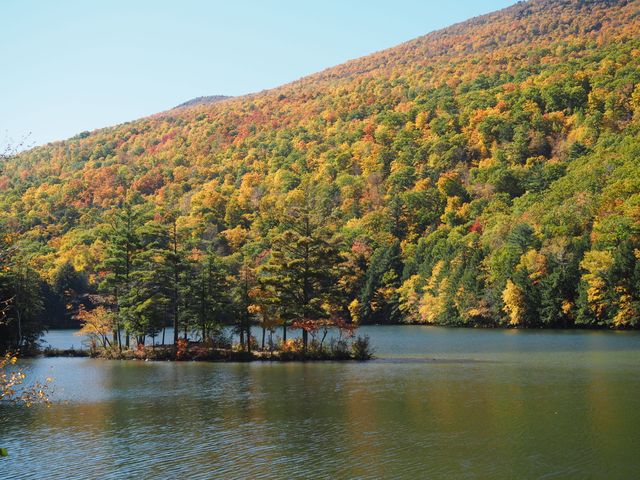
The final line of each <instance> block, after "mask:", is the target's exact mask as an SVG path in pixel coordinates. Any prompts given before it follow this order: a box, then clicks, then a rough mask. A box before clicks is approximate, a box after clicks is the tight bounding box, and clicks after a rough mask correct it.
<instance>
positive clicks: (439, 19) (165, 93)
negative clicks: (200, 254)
mask: <svg viewBox="0 0 640 480" xmlns="http://www.w3.org/2000/svg"><path fill="white" fill-rule="evenodd" d="M512 3H514V0H483V1H478V0H450V1H448V2H443V1H434V0H393V1H392V0H387V1H377V0H351V1H349V0H323V1H314V2H303V1H302V0H297V1H296V0H272V1H268V0H263V1H260V0H230V1H226V2H222V1H204V0H202V1H198V0H179V1H163V0H110V1H106V0H91V1H89V0H83V1H80V0H57V1H54V0H41V1H37V0H0V58H1V59H2V71H1V72H0V143H3V142H6V140H7V137H8V138H13V139H14V141H16V140H17V139H19V138H20V137H22V136H23V135H25V134H27V133H29V132H31V135H30V138H29V141H30V143H32V144H41V143H45V142H48V141H52V140H60V139H64V138H67V137H69V136H72V135H74V134H76V133H78V132H80V131H83V130H92V129H94V128H99V127H104V126H109V125H114V124H117V123H121V122H124V121H128V120H133V119H136V118H139V117H142V116H145V115H149V114H152V113H156V112H159V111H162V110H166V109H168V108H171V107H173V106H175V105H177V104H179V103H182V102H183V101H186V100H189V99H190V98H193V97H197V96H201V95H215V94H225V95H241V94H244V93H250V92H255V91H260V90H263V89H266V88H272V87H275V86H278V85H281V84H283V83H286V82H289V81H292V80H296V79H298V78H300V77H302V76H304V75H307V74H310V73H314V72H316V71H319V70H322V69H324V68H327V67H331V66H333V65H337V64H339V63H342V62H344V61H346V60H349V59H352V58H357V57H360V56H362V55H366V54H369V53H372V52H375V51H378V50H381V49H384V48H387V47H392V46H394V45H397V44H398V43H401V42H404V41H406V40H410V39H412V38H414V37H417V36H420V35H424V34H425V33H428V32H430V31H432V30H436V29H438V28H442V27H445V26H447V25H450V24H452V23H455V22H459V21H462V20H465V19H467V18H469V17H473V16H476V15H479V14H482V13H487V12H490V11H493V10H497V9H499V8H503V7H505V6H507V5H510V4H512Z"/></svg>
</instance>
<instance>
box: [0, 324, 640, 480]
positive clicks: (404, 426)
mask: <svg viewBox="0 0 640 480" xmlns="http://www.w3.org/2000/svg"><path fill="white" fill-rule="evenodd" d="M365 330H366V333H368V334H369V335H370V336H371V337H372V340H373V343H374V345H375V346H376V348H377V355H378V357H379V359H378V360H376V361H373V362H369V363H286V364H273V363H264V364H262V363H252V364H234V363H230V364H205V363H170V362H158V363H152V362H121V361H100V360H90V359H63V358H58V359H39V360H35V361H32V362H31V366H32V369H33V374H34V375H39V376H45V375H52V376H54V377H55V386H56V403H55V405H54V406H53V407H52V408H50V409H40V408H36V409H32V410H28V411H25V410H23V409H15V408H10V407H2V408H3V409H2V410H0V414H1V415H2V416H3V418H4V419H3V424H2V425H1V428H0V445H2V446H6V447H8V448H9V449H10V452H11V456H10V457H9V458H5V459H0V478H25V479H31V478H34V479H35V478H65V479H66V478H78V479H84V478H134V477H138V478H183V477H184V478H195V479H199V478H203V479H205V478H206V479H208V478H540V477H548V478H585V477H591V478H603V477H606V478H633V477H635V475H636V472H637V471H638V468H639V467H640V461H638V460H637V459H636V457H637V456H636V455H635V446H636V445H638V444H639V442H640V432H639V430H640V429H639V428H638V427H639V426H640V418H639V417H640V414H639V413H638V408H637V407H638V399H639V398H640V376H639V375H638V371H639V370H638V367H639V366H640V344H639V341H640V337H639V336H638V335H636V334H633V333H630V334H629V333H622V334H617V333H612V332H515V333H514V332H508V331H495V330H451V329H439V328H425V327H370V328H368V329H365Z"/></svg>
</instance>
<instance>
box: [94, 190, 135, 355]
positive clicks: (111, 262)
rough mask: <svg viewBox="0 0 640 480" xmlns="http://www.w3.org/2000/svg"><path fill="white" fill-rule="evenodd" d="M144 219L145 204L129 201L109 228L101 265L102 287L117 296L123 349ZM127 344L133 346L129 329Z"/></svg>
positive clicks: (117, 332) (115, 336)
mask: <svg viewBox="0 0 640 480" xmlns="http://www.w3.org/2000/svg"><path fill="white" fill-rule="evenodd" d="M143 221H144V212H143V209H142V207H140V206H134V205H133V204H132V203H131V202H130V201H125V202H124V204H123V205H122V206H121V207H120V208H119V209H118V210H117V211H116V212H114V214H113V215H112V216H111V221H110V223H109V228H108V230H107V253H106V257H105V259H104V260H103V262H102V264H101V265H100V266H99V267H98V268H99V269H100V270H102V272H103V280H102V282H101V284H100V289H101V290H102V291H104V292H105V293H107V294H109V295H111V296H112V297H113V304H114V307H115V319H116V320H115V329H114V332H113V340H114V343H115V344H116V345H118V347H119V348H120V349H122V338H121V329H122V323H123V316H122V313H123V312H122V311H123V309H125V310H126V309H127V308H128V307H129V306H130V305H129V304H128V303H127V301H126V300H127V299H128V298H129V297H130V295H129V290H130V288H131V282H132V278H131V274H132V271H133V264H134V261H135V258H136V255H137V254H139V252H140V249H141V239H140V231H139V230H140V225H141V224H142V223H143ZM126 347H127V348H128V347H129V332H128V331H127V333H126Z"/></svg>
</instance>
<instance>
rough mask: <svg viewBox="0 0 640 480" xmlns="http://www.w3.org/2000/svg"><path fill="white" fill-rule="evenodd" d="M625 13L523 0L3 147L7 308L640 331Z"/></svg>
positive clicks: (636, 63)
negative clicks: (268, 84) (227, 92)
mask: <svg viewBox="0 0 640 480" xmlns="http://www.w3.org/2000/svg"><path fill="white" fill-rule="evenodd" d="M639 32H640V2H638V1H634V0H597V1H596V0H533V1H530V2H521V3H518V4H516V5H514V6H512V7H509V8H507V9H505V10H502V11H499V12H496V13H493V14H489V15H486V16H482V17H478V18H475V19H472V20H470V21H467V22H464V23H461V24H458V25H454V26H452V27H450V28H447V29H444V30H441V31H437V32H434V33H431V34H428V35H426V36H424V37H421V38H418V39H416V40H413V41H410V42H407V43H405V44H402V45H400V46H398V47H395V48H392V49H389V50H385V51H382V52H379V53H376V54H373V55H370V56H367V57H364V58H361V59H357V60H354V61H351V62H348V63H345V64H343V65H340V66H338V67H335V68H332V69H328V70H326V71H323V72H320V73H318V74H316V75H312V76H310V77H306V78H303V79H301V80H299V81H297V82H293V83H291V84H288V85H284V86H282V87H280V88H276V89H273V90H269V91H265V92H261V93H258V94H253V95H247V96H244V97H235V98H228V99H225V100H224V101H221V102H214V103H210V102H209V103H198V102H196V103H195V104H194V105H193V106H185V107H181V108H179V109H174V110H170V111H167V112H164V113H161V114H157V115H154V116H151V117H148V118H143V119H141V120H137V121H134V122H129V123H126V124H123V125H119V126H116V127H111V128H105V129H101V130H96V131H93V132H83V133H81V134H79V135H77V136H76V137H73V138H71V139H69V140H67V141H64V142H57V143H51V144H48V145H45V146H42V147H38V148H34V149H32V150H29V151H27V152H24V153H22V154H20V155H17V156H10V157H7V158H5V159H3V161H2V164H1V165H0V205H1V208H0V226H1V228H2V232H3V233H2V241H3V242H4V245H5V246H6V247H3V248H4V250H5V251H6V252H8V253H7V254H6V255H5V257H7V258H2V261H5V263H7V266H6V267H5V268H4V270H3V273H2V279H1V280H0V281H1V282H2V283H0V288H1V289H4V292H5V294H4V298H7V299H9V298H12V299H13V301H12V303H11V305H9V307H8V308H9V311H8V312H7V315H8V317H7V318H8V319H9V320H11V319H12V318H14V319H15V318H16V316H18V315H19V316H21V317H22V319H21V321H22V322H23V325H27V326H28V325H29V324H30V322H35V321H36V319H37V318H40V319H42V318H43V317H42V310H43V308H44V309H47V312H48V313H47V316H46V317H44V318H45V319H46V320H48V321H51V319H52V318H56V315H58V316H64V315H65V314H66V312H67V310H66V309H65V304H66V303H69V301H70V300H72V298H71V297H73V298H76V302H80V303H81V302H82V300H77V298H78V296H79V295H78V294H79V293H86V294H88V293H91V294H94V293H100V294H102V295H105V296H106V297H105V298H108V300H107V301H106V303H107V304H108V305H107V306H108V307H109V308H111V309H115V311H118V312H120V313H119V315H120V314H121V315H122V318H123V320H122V321H123V322H129V323H128V324H127V325H126V328H127V330H128V331H130V332H131V333H132V334H134V333H137V334H141V333H142V334H146V333H149V331H152V330H153V329H155V328H158V326H159V325H161V324H162V322H163V321H164V322H167V321H169V320H167V319H170V321H171V322H173V323H174V324H175V325H176V326H177V327H179V328H182V326H184V325H185V322H187V323H186V324H189V325H202V328H203V329H204V331H205V332H206V330H207V328H209V327H208V325H210V324H211V325H213V324H214V323H216V322H220V321H225V319H226V320H229V319H233V318H235V319H237V318H245V320H246V323H247V324H248V323H251V322H255V321H258V320H259V321H261V322H267V323H269V324H278V323H280V324H281V323H283V322H285V323H286V322H288V324H290V325H291V324H293V325H295V324H296V322H303V323H304V322H305V321H316V320H318V319H325V320H326V319H336V318H339V319H341V320H342V321H345V322H347V323H349V322H361V323H374V322H420V323H429V324H443V325H473V326H500V325H502V326H507V325H510V326H523V327H541V326H549V327H565V326H585V327H587V326H588V327H613V328H633V327H637V326H638V325H639V324H640V34H639ZM305 251H306V254H304V253H301V252H305ZM309 252H311V253H309ZM305 255H306V256H305ZM8 257H11V261H10V262H9V260H8ZM320 266H321V267H322V268H319V267H320ZM311 267H313V268H311ZM301 269H303V270H304V272H303V273H301ZM194 279H195V280H197V279H199V283H198V281H194ZM134 285H135V286H136V288H133V286H134ZM242 285H244V286H245V287H246V288H244V290H243V289H242ZM29 286H30V287H29ZM34 286H35V287H34ZM336 286H337V287H338V288H335V287H336ZM138 287H139V288H138ZM118 289H119V293H117V292H116V290H118ZM227 295H228V296H229V297H230V298H229V299H225V298H226V296H227ZM69 296H71V297H69ZM32 297H33V298H32ZM67 297H69V298H67ZM114 297H117V298H114ZM231 297H233V298H231ZM20 305H23V307H24V308H22V307H20ZM127 309H129V310H127ZM131 309H133V310H131ZM126 311H128V313H126V315H125V313H122V312H126ZM56 312H57V313H56ZM167 312H168V313H167ZM132 318H137V319H138V320H136V321H138V322H139V323H138V324H136V323H135V322H134V321H133V320H131V319H132ZM156 318H159V320H157V321H156V320H154V319H156ZM127 319H129V320H127ZM162 319H164V320H162ZM245 320H243V321H245ZM189 322H191V323H189ZM5 323H6V322H5ZM8 324H9V325H11V324H12V323H11V321H10V322H9V323H8ZM13 324H15V320H14V321H13ZM154 325H155V326H154ZM0 328H9V327H6V326H5V327H0ZM28 334H29V329H28V328H27V330H26V331H25V332H23V333H22V334H21V335H28Z"/></svg>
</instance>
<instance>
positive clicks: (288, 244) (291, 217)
mask: <svg viewBox="0 0 640 480" xmlns="http://www.w3.org/2000/svg"><path fill="white" fill-rule="evenodd" d="M310 190H311V189H310V188H309V187H306V188H305V189H304V190H303V191H302V198H301V199H300V200H299V201H298V202H297V205H294V206H293V207H291V208H289V209H288V210H287V212H286V217H285V218H284V219H283V221H282V222H281V225H282V228H283V229H282V231H281V232H280V233H277V234H276V235H274V236H273V238H272V242H271V256H270V258H269V260H268V262H267V265H266V266H265V268H264V269H263V272H264V274H265V282H266V283H267V284H268V285H270V286H271V287H272V288H273V290H274V292H275V294H276V296H277V298H278V302H279V304H280V308H281V313H282V317H283V320H284V323H283V336H284V339H285V340H286V328H287V323H288V321H295V322H297V323H298V324H300V325H301V326H302V327H303V330H302V340H303V345H304V348H305V349H306V347H307V344H308V332H307V329H306V328H304V326H305V324H306V323H307V322H310V324H313V322H315V321H317V320H320V319H324V318H327V317H328V316H329V312H328V310H327V308H326V306H327V303H328V302H330V301H331V299H332V297H334V296H335V292H336V289H337V282H338V277H339V271H338V266H339V264H340V262H341V259H340V255H339V245H338V240H337V238H336V237H335V236H334V235H333V234H332V232H331V231H330V230H329V229H328V228H327V227H325V223H326V222H325V221H323V216H322V214H321V212H320V211H319V210H316V209H314V208H313V206H312V202H311V199H310V197H311V192H310Z"/></svg>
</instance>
